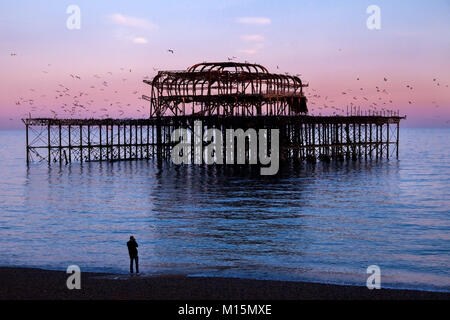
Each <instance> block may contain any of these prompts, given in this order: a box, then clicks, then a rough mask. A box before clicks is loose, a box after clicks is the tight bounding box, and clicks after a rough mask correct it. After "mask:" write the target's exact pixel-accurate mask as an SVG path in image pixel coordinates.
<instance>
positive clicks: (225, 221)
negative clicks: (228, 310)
mask: <svg viewBox="0 0 450 320" xmlns="http://www.w3.org/2000/svg"><path fill="white" fill-rule="evenodd" d="M400 140H401V146H400V160H398V161H397V160H396V159H391V160H389V161H385V160H383V161H379V162H376V161H368V162H366V161H364V160H362V161H358V162H349V163H338V164H334V163H331V164H329V165H323V164H320V163H318V164H317V165H316V166H315V167H311V166H303V167H294V166H284V167H283V168H282V170H281V172H280V174H279V175H278V176H276V177H260V176H259V174H258V173H259V170H253V171H252V170H247V169H245V168H232V169H227V170H224V169H223V168H219V167H214V166H210V167H200V166H184V167H177V166H174V165H171V164H164V165H163V166H162V167H160V168H158V166H157V165H156V164H155V163H154V162H153V161H135V162H115V163H106V162H105V163H90V164H86V163H84V164H82V165H81V164H78V163H74V164H71V165H68V166H62V167H60V166H59V165H54V166H52V167H50V168H49V167H48V166H47V165H46V164H42V163H41V164H32V165H31V166H30V167H29V168H27V167H26V162H25V137H24V132H23V131H0V141H1V147H0V159H1V166H0V235H1V237H0V249H1V250H0V265H3V266H29V267H40V268H48V269H62V270H65V268H67V266H68V265H70V264H77V265H79V266H80V267H81V269H82V270H84V271H102V272H118V273H126V272H127V270H128V256H127V255H128V254H127V249H126V246H125V242H126V241H127V240H128V238H129V236H130V235H131V234H133V235H134V236H135V237H136V238H137V241H138V243H139V245H140V246H139V254H140V263H141V269H142V270H143V271H145V272H146V273H148V274H164V273H172V274H173V273H180V274H188V275H207V276H220V277H241V278H256V279H281V280H306V281H317V282H328V283H338V284H343V283H345V284H352V285H365V283H366V278H367V275H366V268H367V267H368V266H369V265H373V264H375V265H378V266H380V268H381V273H382V286H385V287H394V288H415V289H423V290H443V291H450V268H449V266H450V143H449V141H450V130H449V129H402V130H401V139H400Z"/></svg>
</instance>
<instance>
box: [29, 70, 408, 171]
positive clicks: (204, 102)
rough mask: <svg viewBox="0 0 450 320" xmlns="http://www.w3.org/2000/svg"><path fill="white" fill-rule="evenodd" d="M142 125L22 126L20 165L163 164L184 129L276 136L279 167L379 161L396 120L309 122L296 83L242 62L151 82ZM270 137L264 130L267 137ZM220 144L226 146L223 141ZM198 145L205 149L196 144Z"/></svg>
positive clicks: (394, 148)
mask: <svg viewBox="0 0 450 320" xmlns="http://www.w3.org/2000/svg"><path fill="white" fill-rule="evenodd" d="M144 82H145V83H147V84H149V85H151V96H150V97H148V96H143V98H144V99H146V100H148V101H149V102H150V116H149V118H147V119H49V118H46V119H23V122H24V124H25V126H26V144H27V148H26V151H27V163H29V162H31V161H44V162H47V163H48V164H51V163H59V164H64V163H66V164H67V163H70V162H91V161H119V160H135V159H150V158H156V159H157V160H158V161H162V160H163V159H170V154H171V150H172V148H173V146H174V145H175V144H176V143H174V142H173V141H171V133H172V132H173V130H174V129H177V128H186V129H188V130H190V133H191V134H190V143H191V144H192V152H191V154H190V157H191V159H192V162H193V160H194V140H195V139H194V138H193V137H194V130H193V128H194V123H195V121H198V120H200V121H201V122H202V126H203V129H204V130H207V129H209V128H215V129H219V130H220V131H221V132H223V133H224V134H225V132H226V130H227V129H243V130H247V129H256V130H259V129H279V133H280V135H279V137H280V141H279V144H280V157H281V160H294V161H309V162H315V161H316V160H317V159H318V160H321V161H325V162H328V161H330V160H332V159H335V160H338V161H339V160H345V159H353V160H357V159H363V158H364V159H380V158H388V159H389V158H390V157H393V156H396V157H397V158H398V155H399V153H398V147H399V137H400V121H401V120H402V119H404V117H401V116H400V115H399V114H398V113H397V114H394V113H389V114H388V113H379V114H372V115H369V116H367V115H363V114H359V113H357V114H355V115H354V114H351V115H350V116H329V117H328V116H319V117H317V116H309V115H307V111H308V109H307V105H306V102H307V99H306V97H305V96H304V93H303V87H305V85H304V84H303V83H302V81H301V79H300V78H298V77H295V76H289V75H279V74H271V73H269V72H268V71H267V69H266V68H264V67H263V66H260V65H256V64H247V63H234V62H225V63H201V64H196V65H194V66H192V67H190V68H188V69H187V70H184V71H161V72H159V73H158V74H157V75H156V77H155V78H154V79H153V80H152V81H144ZM269 132H270V131H269ZM223 140H224V141H225V139H223ZM200 143H201V144H202V145H203V144H204V143H205V142H203V141H200Z"/></svg>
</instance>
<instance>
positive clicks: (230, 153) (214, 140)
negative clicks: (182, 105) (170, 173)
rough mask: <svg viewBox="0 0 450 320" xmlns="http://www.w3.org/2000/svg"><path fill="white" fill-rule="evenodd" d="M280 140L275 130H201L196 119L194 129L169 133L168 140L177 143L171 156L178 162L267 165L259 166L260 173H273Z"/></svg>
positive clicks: (199, 122) (277, 162)
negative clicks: (169, 138)
mask: <svg viewBox="0 0 450 320" xmlns="http://www.w3.org/2000/svg"><path fill="white" fill-rule="evenodd" d="M224 136H225V138H224ZM269 136H270V145H269V143H268V141H269ZM224 140H225V141H224ZM279 140H280V132H279V130H278V129H270V130H268V129H259V130H258V132H257V131H256V130H255V129H247V130H246V131H244V130H242V129H226V131H225V135H224V134H223V132H222V131H221V130H219V129H207V130H206V131H205V132H204V130H203V124H202V122H201V121H195V122H194V128H193V131H190V130H188V129H184V128H180V129H175V130H174V131H173V132H172V135H171V141H172V142H173V143H177V144H176V145H175V146H174V147H173V149H172V151H171V158H172V161H173V163H174V164H177V165H178V164H190V163H191V159H193V162H194V164H224V163H226V164H246V163H248V164H260V165H263V166H267V167H261V171H260V172H261V175H264V176H266V175H275V174H277V172H278V169H279V159H280V150H279V149H280V148H279ZM247 145H248V148H247ZM224 146H225V148H224ZM269 146H270V150H268V147H269ZM224 149H225V152H224ZM192 150H193V151H192ZM224 153H225V154H224Z"/></svg>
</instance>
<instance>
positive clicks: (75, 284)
mask: <svg viewBox="0 0 450 320" xmlns="http://www.w3.org/2000/svg"><path fill="white" fill-rule="evenodd" d="M66 273H68V274H70V276H69V277H68V278H67V281H66V286H67V289H69V290H73V289H77V290H80V289H81V269H80V267H79V266H77V265H70V266H68V267H67V270H66Z"/></svg>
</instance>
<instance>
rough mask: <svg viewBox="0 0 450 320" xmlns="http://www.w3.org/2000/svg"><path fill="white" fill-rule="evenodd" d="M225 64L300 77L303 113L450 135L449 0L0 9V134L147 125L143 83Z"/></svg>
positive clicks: (202, 1)
mask: <svg viewBox="0 0 450 320" xmlns="http://www.w3.org/2000/svg"><path fill="white" fill-rule="evenodd" d="M72 5H76V6H77V7H78V8H79V10H80V11H79V13H80V14H79V21H80V28H79V29H70V28H68V25H67V20H69V22H70V21H72V22H73V21H74V20H72V19H71V16H72V14H73V11H70V12H69V13H68V12H67V9H68V8H69V7H70V6H72ZM371 5H376V6H378V7H379V9H380V22H381V23H380V25H379V26H380V28H379V29H375V30H371V29H369V28H368V26H367V20H368V19H369V17H370V16H371V13H368V12H367V8H368V7H369V6H371ZM169 49H171V50H173V52H174V53H171V52H169V51H168V50H169ZM233 56H235V57H237V58H236V59H235V60H234V61H237V62H244V61H249V62H252V63H253V62H255V63H259V64H261V65H264V66H266V67H267V68H268V69H269V71H271V72H274V73H285V72H288V73H290V74H300V75H301V76H300V77H301V78H302V80H303V82H305V83H308V84H309V88H308V89H307V91H306V94H307V96H308V99H309V105H308V107H309V109H310V113H311V114H315V115H329V114H332V113H333V112H337V111H336V110H337V108H338V109H340V110H346V109H347V107H352V106H353V107H357V108H359V109H360V110H363V111H368V110H374V109H375V108H377V110H381V109H385V110H395V111H397V110H399V112H400V114H402V115H407V120H406V121H405V122H404V126H408V127H450V88H449V84H450V72H449V71H450V0H430V1H418V0H395V1H392V0H388V1H384V0H370V1H365V0H353V1H350V0H333V1H331V0H321V1H305V0H303V1H302V0H287V1H262V0H259V1H258V0H228V1H214V0H190V1H184V0H177V1H173V0H161V1H148V0H147V1H137V0H128V1H111V0H95V1H92V0H86V1H76V0H71V1H64V0H58V1H56V0H14V1H13V0H2V1H1V2H0V67H1V74H0V129H5V128H21V127H23V124H22V123H21V121H20V119H21V118H24V117H27V116H29V115H31V116H32V117H54V116H57V117H74V118H90V117H99V118H100V117H106V116H109V117H120V118H140V117H146V116H148V104H146V103H145V101H143V100H142V99H139V97H141V95H142V94H147V95H150V90H149V89H150V88H149V86H148V85H145V84H144V83H143V82H142V80H144V79H147V78H148V79H151V78H152V77H154V76H155V75H156V73H157V71H158V70H172V69H174V70H182V69H186V68H188V67H189V66H191V65H193V64H196V63H199V62H203V61H227V59H228V57H233ZM344 93H345V94H344ZM74 103H75V104H78V105H83V106H84V108H85V109H82V108H78V107H77V108H76V110H75V111H74V112H70V111H69V110H70V108H71V107H72V106H73V104H74ZM64 104H65V105H66V106H64ZM63 106H64V108H62V107H63ZM332 107H333V108H332ZM64 110H66V111H64Z"/></svg>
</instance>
